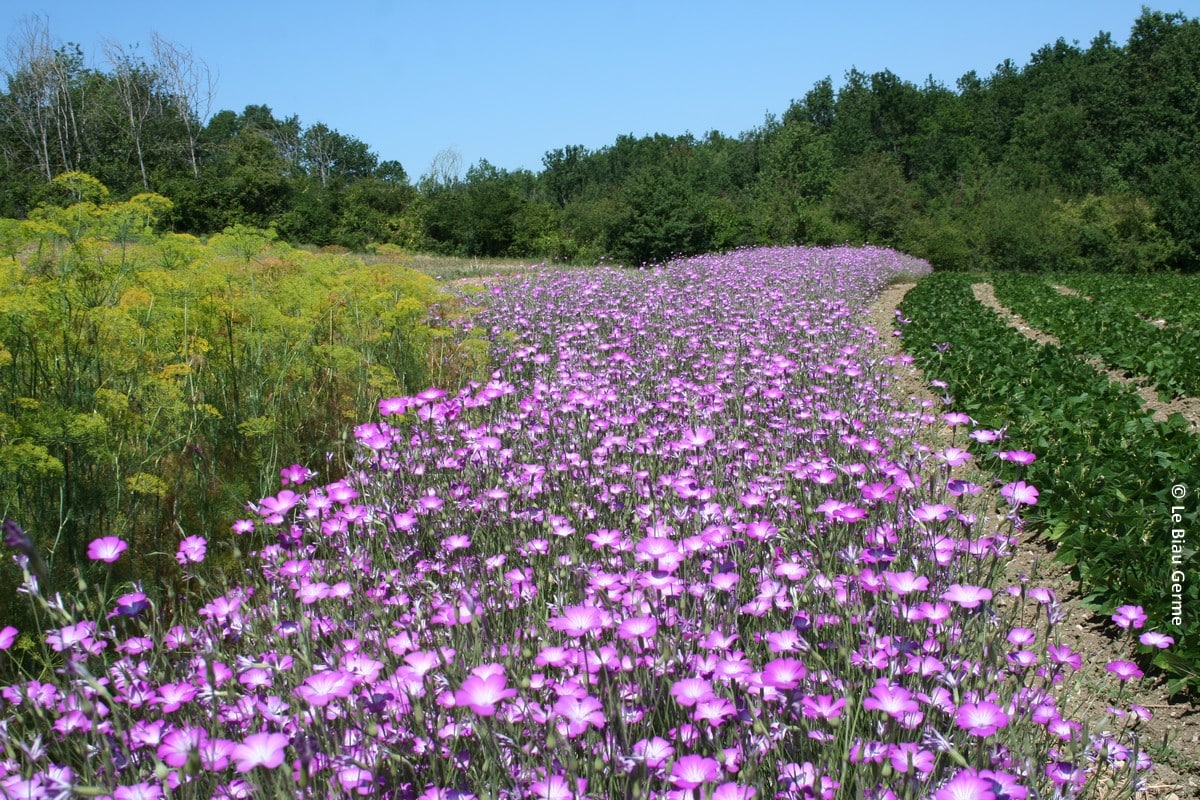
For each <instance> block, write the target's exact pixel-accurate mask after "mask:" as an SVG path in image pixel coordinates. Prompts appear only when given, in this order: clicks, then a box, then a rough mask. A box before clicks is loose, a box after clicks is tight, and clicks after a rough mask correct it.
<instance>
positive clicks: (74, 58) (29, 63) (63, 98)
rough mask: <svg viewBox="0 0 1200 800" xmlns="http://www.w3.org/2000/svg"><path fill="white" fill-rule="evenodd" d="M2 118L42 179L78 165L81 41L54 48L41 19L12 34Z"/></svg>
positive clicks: (29, 19) (27, 22)
mask: <svg viewBox="0 0 1200 800" xmlns="http://www.w3.org/2000/svg"><path fill="white" fill-rule="evenodd" d="M6 56H7V61H8V66H7V67H6V69H5V73H4V77H5V80H6V82H7V86H8V92H7V94H6V95H5V96H4V106H3V109H0V111H2V114H0V117H2V118H3V119H5V120H7V121H8V124H9V126H10V127H11V129H12V130H13V132H14V133H15V134H16V136H17V137H18V138H19V139H20V141H21V143H22V144H23V146H24V150H25V152H27V153H28V154H29V156H30V157H31V159H32V162H33V163H34V164H35V165H36V169H37V170H38V172H39V173H41V175H42V177H44V178H45V179H46V180H50V179H51V178H53V177H54V175H55V173H57V172H64V171H70V170H72V169H75V168H76V167H77V166H78V165H79V154H80V152H81V150H82V141H81V136H80V130H79V123H78V116H77V113H76V102H75V96H74V95H75V92H74V90H75V89H76V88H77V87H78V84H79V83H80V81H81V80H82V76H83V73H84V69H83V53H82V51H81V50H80V49H79V47H78V45H68V46H67V47H55V46H54V45H53V43H52V40H51V38H50V28H49V24H48V23H47V22H46V20H45V19H44V18H43V17H37V16H35V17H26V18H25V19H24V20H23V21H22V23H21V25H20V27H19V29H18V31H17V32H16V33H15V34H14V35H13V36H12V37H10V38H9V41H8V48H7V51H6Z"/></svg>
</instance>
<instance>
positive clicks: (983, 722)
mask: <svg viewBox="0 0 1200 800" xmlns="http://www.w3.org/2000/svg"><path fill="white" fill-rule="evenodd" d="M954 722H955V724H957V725H958V727H960V728H962V729H963V730H965V731H967V732H968V733H970V734H971V735H972V736H991V735H992V734H993V733H995V732H996V731H998V730H1000V729H1001V728H1004V727H1006V726H1007V725H1008V714H1005V713H1004V710H1003V709H1001V708H1000V706H998V705H996V704H995V703H991V702H988V701H986V700H983V701H980V702H978V703H963V704H962V705H961V706H959V707H958V713H957V714H955V716H954Z"/></svg>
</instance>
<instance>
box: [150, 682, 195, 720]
mask: <svg viewBox="0 0 1200 800" xmlns="http://www.w3.org/2000/svg"><path fill="white" fill-rule="evenodd" d="M195 697H196V687H195V686H193V685H192V684H190V683H164V684H162V685H161V686H159V687H158V703H159V705H160V706H161V707H162V711H163V713H164V714H169V713H171V712H172V711H178V710H179V709H180V708H182V707H183V705H184V703H190V702H191V701H192V700H193V699H195Z"/></svg>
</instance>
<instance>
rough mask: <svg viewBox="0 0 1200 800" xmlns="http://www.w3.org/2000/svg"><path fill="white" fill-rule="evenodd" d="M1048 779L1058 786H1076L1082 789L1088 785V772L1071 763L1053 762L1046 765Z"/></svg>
mask: <svg viewBox="0 0 1200 800" xmlns="http://www.w3.org/2000/svg"><path fill="white" fill-rule="evenodd" d="M1046 777H1048V778H1049V779H1050V780H1052V781H1053V782H1054V783H1055V785H1057V786H1068V785H1069V786H1074V787H1075V788H1077V789H1078V788H1082V787H1083V786H1084V784H1086V783H1087V777H1088V776H1087V770H1086V769H1085V768H1084V767H1077V766H1075V765H1074V764H1072V763H1071V762H1070V761H1051V762H1050V763H1049V764H1047V765H1046Z"/></svg>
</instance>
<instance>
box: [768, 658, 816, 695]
mask: <svg viewBox="0 0 1200 800" xmlns="http://www.w3.org/2000/svg"><path fill="white" fill-rule="evenodd" d="M807 674H808V670H807V669H806V668H805V666H804V662H802V661H800V660H799V659H796V658H776V659H773V660H771V661H768V662H767V663H766V664H765V665H763V668H762V682H763V685H765V686H771V687H773V688H775V689H794V688H796V686H798V685H799V684H800V681H802V680H804V676H805V675H807Z"/></svg>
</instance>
